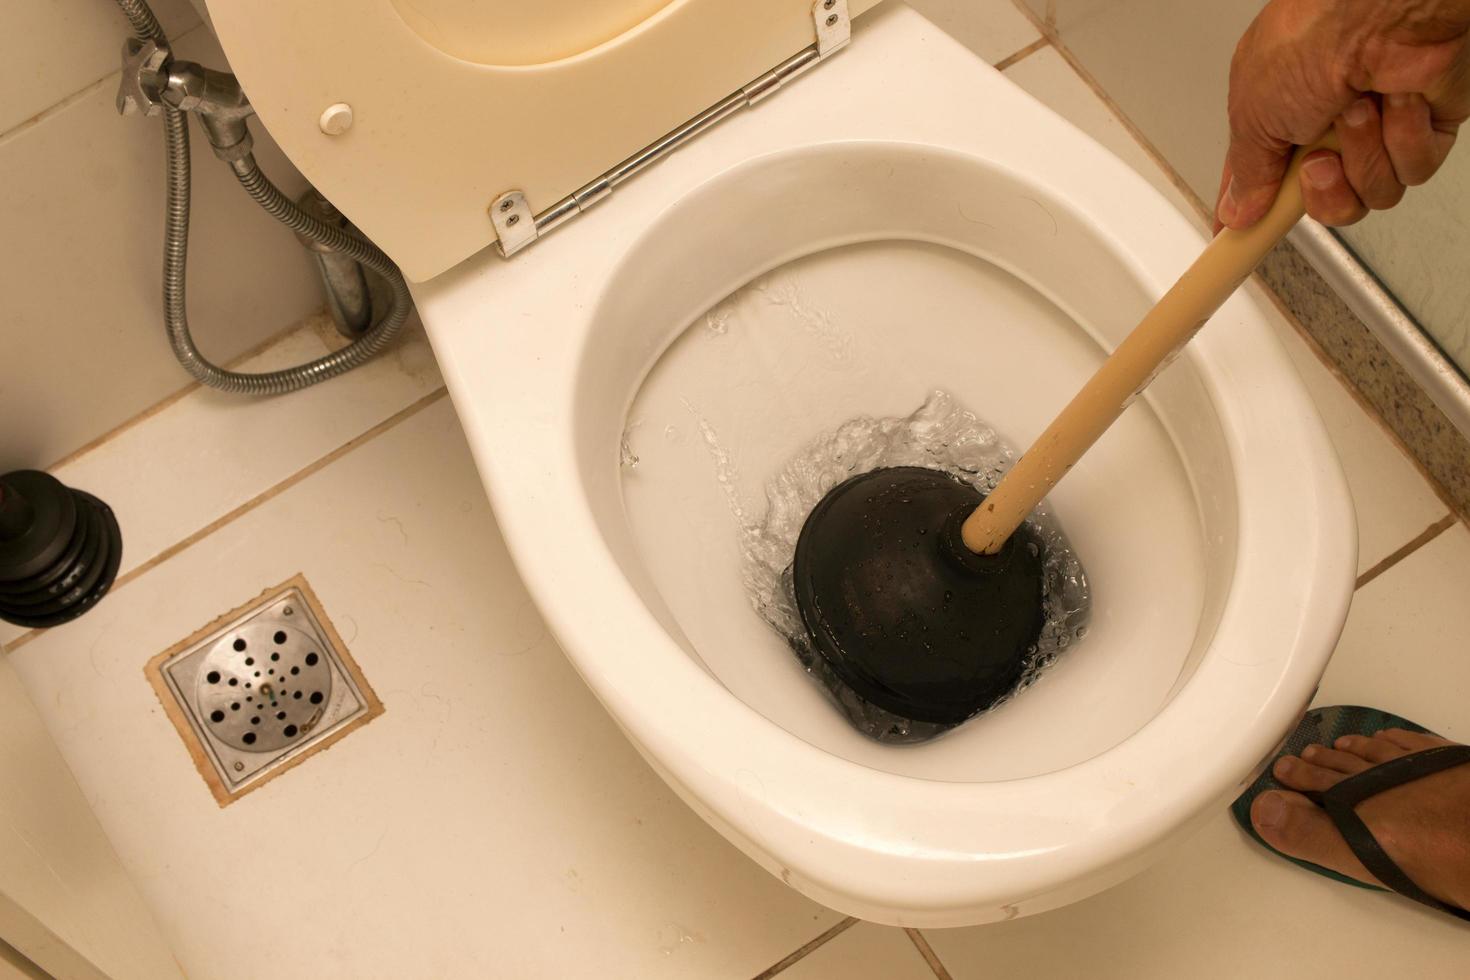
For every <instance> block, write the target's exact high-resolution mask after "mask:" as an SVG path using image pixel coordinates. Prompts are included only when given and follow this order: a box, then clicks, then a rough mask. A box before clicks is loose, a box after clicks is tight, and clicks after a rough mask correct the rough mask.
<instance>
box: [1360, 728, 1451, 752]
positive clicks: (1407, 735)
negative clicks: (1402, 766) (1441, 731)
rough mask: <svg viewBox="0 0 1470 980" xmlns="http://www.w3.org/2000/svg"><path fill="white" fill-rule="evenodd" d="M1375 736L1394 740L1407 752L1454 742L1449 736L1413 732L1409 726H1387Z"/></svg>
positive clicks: (1390, 740) (1395, 743)
mask: <svg viewBox="0 0 1470 980" xmlns="http://www.w3.org/2000/svg"><path fill="white" fill-rule="evenodd" d="M1373 737H1374V738H1381V739H1383V740H1384V741H1386V742H1392V743H1393V744H1394V745H1397V746H1398V747H1399V748H1401V749H1403V750H1404V751H1405V752H1419V751H1422V750H1424V749H1432V748H1435V747H1436V746H1440V745H1453V744H1454V743H1453V742H1451V741H1450V740H1449V739H1447V738H1440V737H1439V736H1438V735H1429V734H1426V733H1424V732H1411V731H1409V730H1408V729H1407V728H1385V729H1384V730H1383V731H1381V732H1379V733H1378V734H1377V735H1375V736H1373Z"/></svg>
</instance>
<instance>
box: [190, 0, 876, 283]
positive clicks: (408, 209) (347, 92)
mask: <svg viewBox="0 0 1470 980" xmlns="http://www.w3.org/2000/svg"><path fill="white" fill-rule="evenodd" d="M877 2H878V0H841V2H838V0H832V8H831V10H830V11H828V10H827V7H826V0H818V2H817V5H816V8H814V6H813V3H812V0H618V2H610V0H599V3H596V4H587V3H585V2H583V0H533V2H531V3H526V2H525V0H374V2H372V3H360V2H356V0H311V2H310V3H302V2H300V0H210V2H209V11H210V15H211V19H212V22H213V25H214V28H215V31H216V33H217V34H218V35H219V39H220V43H221V45H222V46H223V47H224V49H225V54H226V55H227V56H228V57H229V59H230V65H231V66H232V68H233V69H234V71H235V73H236V74H237V75H238V76H239V78H240V81H241V83H242V84H243V85H244V87H245V91H247V92H248V93H249V95H250V101H251V104H252V105H253V106H254V107H255V109H256V112H258V113H259V115H260V118H261V121H262V122H263V123H265V125H266V128H267V129H269V130H270V132H271V135H272V136H273V137H274V138H275V140H276V142H277V143H279V144H280V146H281V148H282V149H283V150H285V151H286V155H287V156H288V157H290V158H291V161H292V162H293V163H294V164H296V166H297V168H298V169H300V170H301V172H302V173H303V174H305V175H306V178H307V179H308V180H310V181H311V183H312V184H313V186H315V187H316V188H317V190H319V191H321V192H322V193H323V194H325V195H326V196H327V198H328V199H329V200H331V201H332V202H333V203H334V204H335V205H336V206H337V207H338V208H339V209H340V210H341V211H342V212H343V213H344V214H348V215H350V216H351V217H352V220H353V223H354V224H356V225H357V227H358V228H360V229H361V230H362V231H363V232H364V233H365V234H367V235H368V236H369V237H370V238H372V239H373V240H374V241H375V242H376V243H377V244H378V246H379V247H380V248H382V249H383V250H384V251H385V252H387V253H388V255H389V256H390V257H391V258H392V259H393V260H394V261H395V262H397V263H398V265H399V266H400V267H401V268H402V269H403V273H404V276H405V277H406V278H408V279H409V280H410V281H418V280H422V279H428V278H429V277H431V276H434V275H437V274H439V273H440V272H443V271H444V270H445V269H447V268H449V267H450V266H451V265H453V264H454V263H456V262H458V261H460V260H461V259H464V258H465V257H467V256H469V255H470V254H472V253H474V252H476V251H478V250H479V249H482V248H484V247H485V246H486V245H489V244H490V243H491V242H493V241H495V240H496V238H497V232H496V229H495V227H494V225H493V223H492V221H491V211H490V208H491V206H492V204H494V203H495V202H498V201H499V200H500V199H501V198H502V196H503V195H504V194H505V193H507V192H509V191H513V190H514V191H519V192H521V193H522V194H523V195H524V196H525V198H526V199H527V200H528V201H529V203H530V208H531V210H532V211H533V212H535V213H538V214H539V213H541V212H542V211H543V210H544V209H546V208H548V207H549V206H551V205H552V204H553V203H554V202H557V201H559V200H561V199H562V198H563V197H564V196H565V195H569V194H571V193H573V192H574V191H576V190H577V189H578V188H580V187H583V186H584V185H586V184H587V183H588V182H589V181H592V180H593V179H594V178H595V177H597V176H598V175H599V174H601V173H603V172H604V171H607V170H608V169H609V168H612V167H613V166H614V165H615V164H617V163H618V162H619V161H620V160H625V159H627V158H629V157H630V156H632V155H634V154H635V153H636V152H637V151H638V150H639V149H640V148H642V147H646V146H648V145H649V144H651V143H653V142H654V141H656V140H658V139H659V138H660V137H662V136H664V135H665V134H667V133H670V132H671V131H673V130H675V129H676V128H677V127H679V126H680V125H682V124H683V123H685V122H686V121H687V120H689V119H691V118H693V117H694V116H696V115H697V114H698V113H700V112H701V111H703V110H705V109H706V108H708V107H710V106H713V105H715V104H716V103H717V102H719V101H720V100H722V99H724V98H725V97H726V96H728V95H730V94H731V93H733V92H737V91H738V90H740V89H741V88H742V87H743V86H746V85H748V84H750V83H752V82H753V81H755V80H757V79H759V77H760V76H761V75H762V74H763V73H766V72H768V71H770V70H771V69H773V68H775V67H776V66H777V65H779V64H781V63H782V62H784V61H786V60H788V59H790V58H791V57H792V56H793V55H796V54H797V53H798V52H800V51H802V50H803V49H805V48H808V47H812V46H814V45H816V44H817V38H818V30H817V27H816V20H815V14H814V10H815V9H817V8H820V9H821V10H822V11H823V13H822V18H821V20H822V22H823V24H824V25H825V21H826V20H827V19H829V18H832V17H834V16H838V17H840V21H839V23H838V25H837V26H838V27H843V26H845V24H846V20H847V18H848V17H849V16H852V17H855V16H857V15H858V14H860V13H862V12H863V11H865V10H867V9H868V8H870V7H872V6H873V5H874V4H876V3H877ZM507 34H509V35H512V36H511V37H510V38H509V39H506V38H505V35H507ZM342 105H346V106H349V107H350V108H351V114H350V117H348V118H350V119H351V126H350V128H349V129H347V130H345V131H342V132H336V133H332V132H328V131H327V130H328V129H331V128H333V127H329V126H327V125H326V123H325V120H324V117H325V115H326V114H327V113H328V112H329V111H333V110H334V108H335V107H339V106H342ZM338 111H339V118H341V115H340V110H338ZM522 227H525V225H522Z"/></svg>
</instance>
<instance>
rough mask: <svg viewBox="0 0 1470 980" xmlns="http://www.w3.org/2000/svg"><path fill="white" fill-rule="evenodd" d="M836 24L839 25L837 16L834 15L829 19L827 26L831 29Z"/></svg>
mask: <svg viewBox="0 0 1470 980" xmlns="http://www.w3.org/2000/svg"><path fill="white" fill-rule="evenodd" d="M835 23H837V15H836V14H833V15H832V16H831V17H828V18H827V26H828V27H831V26H832V25H833V24H835Z"/></svg>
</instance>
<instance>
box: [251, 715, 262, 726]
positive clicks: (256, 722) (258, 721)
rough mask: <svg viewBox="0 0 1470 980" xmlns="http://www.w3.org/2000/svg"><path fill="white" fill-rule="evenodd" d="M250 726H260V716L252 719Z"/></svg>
mask: <svg viewBox="0 0 1470 980" xmlns="http://www.w3.org/2000/svg"><path fill="white" fill-rule="evenodd" d="M250 724H252V725H259V724H260V716H259V715H256V716H255V717H254V718H251V719H250Z"/></svg>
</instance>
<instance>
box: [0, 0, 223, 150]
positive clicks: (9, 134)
mask: <svg viewBox="0 0 1470 980" xmlns="http://www.w3.org/2000/svg"><path fill="white" fill-rule="evenodd" d="M203 26H204V22H203V21H202V20H201V21H197V22H195V24H194V26H193V27H190V28H189V29H188V30H185V31H184V32H183V33H181V34H180V35H179V36H178V37H175V38H170V39H169V44H170V45H172V46H173V47H175V48H177V47H178V44H179V42H180V41H182V40H183V39H184V38H186V37H188V36H189V35H190V34H192V33H194V31H196V30H198V29H199V28H200V27H203ZM117 37H118V43H119V44H121V43H122V39H123V38H125V37H132V31H130V30H129V29H128V26H127V21H125V20H120V21H119V26H118V31H117ZM121 76H122V71H121V70H120V69H117V68H114V69H112V71H110V72H108V73H107V74H106V75H103V76H102V77H101V78H99V79H96V80H95V81H91V82H88V83H87V84H86V85H83V86H82V87H81V88H79V89H77V90H76V91H75V92H71V93H69V94H67V95H63V96H62V97H61V98H59V99H57V100H56V101H55V102H53V103H51V104H50V105H48V106H47V107H46V108H44V109H42V110H41V111H40V112H38V113H36V114H35V115H34V116H31V117H30V118H29V119H22V120H21V121H20V122H18V123H16V124H15V125H14V126H11V127H10V128H9V129H7V130H6V131H5V132H3V133H0V146H4V145H5V144H6V143H8V142H10V141H11V140H12V139H18V138H19V137H21V136H24V135H25V134H26V133H27V132H29V131H30V130H32V129H35V128H36V127H37V126H39V125H41V124H42V123H43V122H45V121H46V120H48V119H50V118H51V117H52V116H55V115H57V114H58V113H62V112H65V111H66V110H67V109H70V108H71V107H72V106H74V105H76V104H77V103H78V102H81V101H82V100H83V99H85V98H86V97H87V96H89V95H91V94H92V93H93V92H95V91H97V90H98V89H100V88H102V87H103V86H104V85H107V84H109V83H111V84H113V85H116V84H117V82H118V79H119V78H120V77H121Z"/></svg>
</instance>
